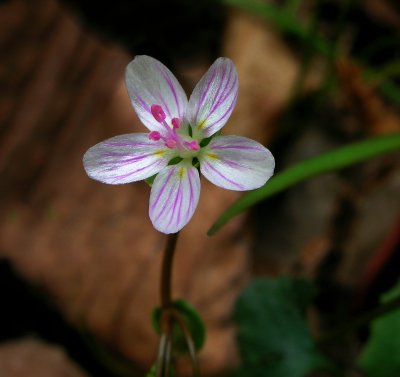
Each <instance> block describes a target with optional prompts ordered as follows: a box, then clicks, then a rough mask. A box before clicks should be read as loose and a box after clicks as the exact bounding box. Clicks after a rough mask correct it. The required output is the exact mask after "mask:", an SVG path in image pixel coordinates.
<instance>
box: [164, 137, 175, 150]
mask: <svg viewBox="0 0 400 377" xmlns="http://www.w3.org/2000/svg"><path fill="white" fill-rule="evenodd" d="M165 145H166V146H167V147H168V148H171V149H172V148H175V146H176V140H174V139H167V140H165Z"/></svg>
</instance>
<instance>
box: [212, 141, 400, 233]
mask: <svg viewBox="0 0 400 377" xmlns="http://www.w3.org/2000/svg"><path fill="white" fill-rule="evenodd" d="M399 149H400V134H399V133H397V134H391V135H388V136H380V137H374V138H370V139H368V140H364V141H360V142H356V143H353V144H350V145H347V146H345V147H342V148H339V149H336V150H334V151H332V152H328V153H325V154H322V155H319V156H316V157H313V158H310V159H307V160H305V161H301V162H299V163H297V164H296V165H294V166H292V167H289V168H287V169H286V170H284V171H283V172H281V173H279V174H276V175H275V176H274V177H272V178H271V179H270V180H269V181H268V182H267V183H266V184H265V185H264V186H262V187H260V188H259V189H257V190H254V191H251V192H249V193H247V194H245V195H244V196H242V197H241V198H240V199H239V200H237V201H236V202H235V203H234V204H233V205H232V206H230V207H229V208H228V209H227V210H226V211H225V212H224V213H222V214H221V215H220V217H219V218H218V219H217V221H216V222H215V223H214V224H213V225H212V227H211V228H210V230H209V231H208V235H213V234H215V233H216V232H217V231H218V230H219V229H220V228H221V227H222V226H223V225H224V224H225V223H227V222H228V221H229V220H230V219H231V218H232V217H234V216H236V215H238V214H239V213H241V212H243V211H244V210H245V209H247V208H249V207H251V206H252V205H254V204H257V203H259V202H261V201H262V200H265V199H267V198H268V197H270V196H272V195H274V194H277V193H278V192H281V191H283V190H285V189H287V188H289V187H291V186H293V185H295V184H297V183H300V182H303V181H305V180H307V179H309V178H312V177H315V176H317V175H320V174H323V173H327V172H330V171H333V170H338V169H343V168H345V167H348V166H351V165H354V164H356V163H359V162H362V161H365V160H368V159H370V158H372V157H376V156H379V155H381V154H385V153H389V152H393V151H396V150H399Z"/></svg>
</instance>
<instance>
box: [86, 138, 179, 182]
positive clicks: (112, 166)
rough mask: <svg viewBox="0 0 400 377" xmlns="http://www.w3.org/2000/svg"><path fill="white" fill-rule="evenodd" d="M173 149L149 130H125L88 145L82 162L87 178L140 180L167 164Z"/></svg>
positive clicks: (110, 180) (123, 180)
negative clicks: (123, 132) (143, 132)
mask: <svg viewBox="0 0 400 377" xmlns="http://www.w3.org/2000/svg"><path fill="white" fill-rule="evenodd" d="M172 153H173V151H171V150H169V149H168V148H166V147H165V146H164V145H163V142H161V141H153V140H149V138H148V134H142V133H136V134H126V135H120V136H116V137H113V138H111V139H107V140H105V141H103V142H101V143H98V144H96V145H95V146H93V147H92V148H90V149H89V150H88V151H87V152H86V153H85V155H84V156H83V166H84V167H85V170H86V173H87V174H88V176H89V177H90V178H93V179H96V180H97V181H101V182H104V183H109V184H114V185H117V184H122V183H129V182H135V181H140V180H142V179H146V178H148V177H151V176H152V175H154V174H157V173H158V172H159V171H160V170H161V169H163V168H165V167H166V166H167V165H168V162H169V161H170V159H171V158H172V157H173V156H172Z"/></svg>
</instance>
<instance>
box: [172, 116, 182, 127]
mask: <svg viewBox="0 0 400 377" xmlns="http://www.w3.org/2000/svg"><path fill="white" fill-rule="evenodd" d="M171 123H172V127H173V128H174V129H175V130H176V129H177V128H179V127H180V125H181V121H180V120H179V119H178V118H172V120H171Z"/></svg>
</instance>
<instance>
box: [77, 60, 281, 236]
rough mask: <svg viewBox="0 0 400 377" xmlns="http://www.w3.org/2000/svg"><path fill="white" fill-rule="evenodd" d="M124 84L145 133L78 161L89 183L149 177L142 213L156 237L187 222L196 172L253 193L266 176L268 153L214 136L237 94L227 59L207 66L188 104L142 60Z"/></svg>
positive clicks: (160, 68)
mask: <svg viewBox="0 0 400 377" xmlns="http://www.w3.org/2000/svg"><path fill="white" fill-rule="evenodd" d="M125 79H126V86H127V88H128V93H129V96H130V99H131V102H132V105H133V108H134V109H135V111H136V113H137V115H138V116H139V118H140V120H141V121H142V123H143V124H144V125H145V126H146V127H147V128H148V129H149V131H150V132H149V133H133V134H126V135H120V136H116V137H113V138H111V139H108V140H105V141H103V142H101V143H99V144H97V145H95V146H93V147H92V148H90V149H89V150H88V151H87V152H86V153H85V155H84V158H83V163H84V167H85V169H86V172H87V174H88V175H89V177H91V178H93V179H96V180H98V181H101V182H104V183H109V184H122V183H129V182H135V181H139V180H143V179H146V178H150V177H152V176H154V175H156V177H155V179H154V182H153V185H152V187H151V194H150V206H149V214H150V219H151V221H152V223H153V225H154V227H155V228H156V229H157V230H159V231H160V232H163V233H167V234H168V233H175V232H178V231H179V230H181V229H182V228H183V227H184V226H185V225H186V224H187V223H188V221H189V220H190V219H191V217H192V216H193V213H194V211H195V209H196V206H197V203H198V201H199V196H200V177H199V172H198V168H200V171H201V173H202V174H203V175H204V176H205V177H206V178H207V179H208V180H209V181H211V182H212V183H214V184H215V185H217V186H220V187H223V188H226V189H229V190H237V191H243V190H252V189H255V188H258V187H260V186H262V185H263V184H264V183H265V182H266V181H267V180H268V179H269V178H270V177H271V176H272V174H273V171H274V166H275V162H274V158H273V156H272V154H271V153H270V152H269V150H268V149H266V148H265V147H264V146H262V145H261V144H259V143H257V142H255V141H253V140H250V139H248V138H245V137H240V136H219V135H218V133H219V132H218V131H220V129H221V128H222V127H223V126H224V125H225V123H226V122H227V120H228V118H229V117H230V115H231V113H232V111H233V108H234V106H235V104H236V98H237V94H238V77H237V72H236V68H235V66H234V64H233V62H232V61H231V60H230V59H228V58H219V59H217V60H216V61H215V62H214V64H213V65H212V66H211V67H210V69H209V70H208V71H207V72H206V74H205V75H204V76H203V78H202V79H201V80H200V81H199V83H198V84H197V85H196V87H195V89H194V91H193V93H192V95H191V96H190V99H189V101H188V100H187V97H186V94H185V92H184V91H183V89H182V87H181V85H180V84H179V82H178V81H177V79H176V78H175V76H174V75H173V74H172V73H171V71H170V70H169V69H168V68H167V67H165V66H164V65H163V64H162V63H160V62H159V61H158V60H156V59H154V58H151V57H149V56H137V57H136V58H135V59H134V60H133V61H132V62H131V63H129V65H128V67H127V69H126V76H125Z"/></svg>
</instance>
